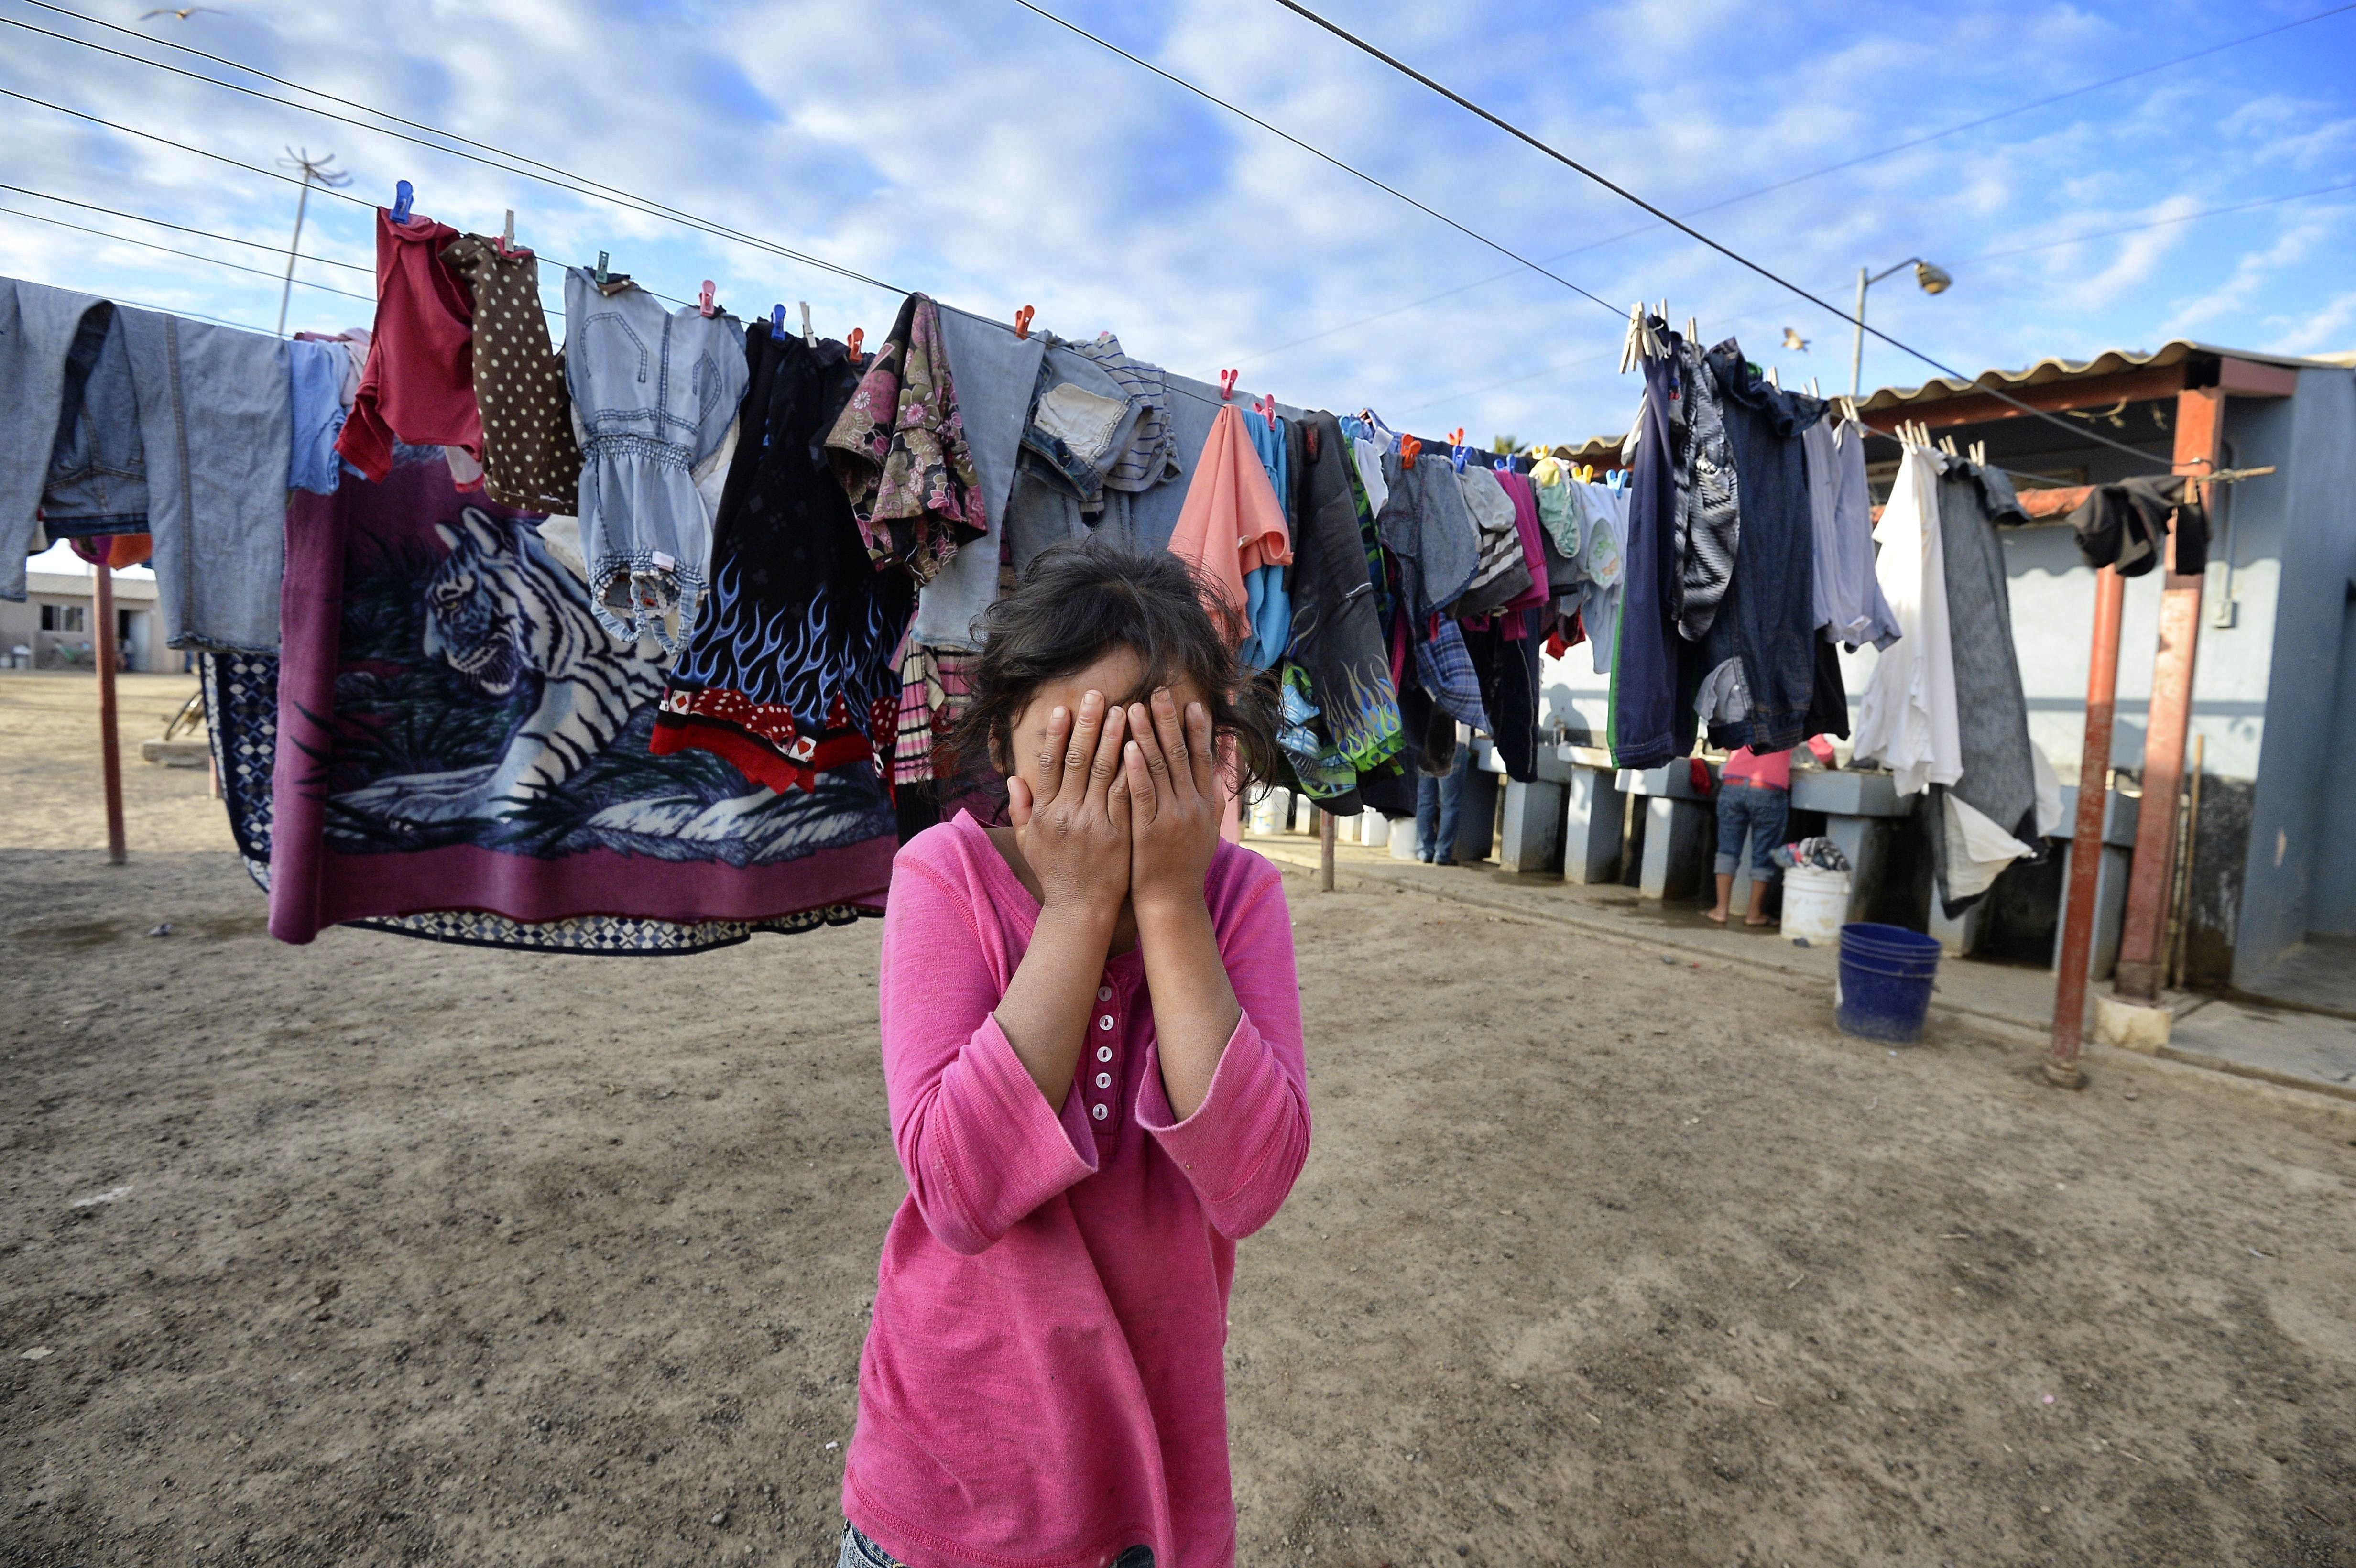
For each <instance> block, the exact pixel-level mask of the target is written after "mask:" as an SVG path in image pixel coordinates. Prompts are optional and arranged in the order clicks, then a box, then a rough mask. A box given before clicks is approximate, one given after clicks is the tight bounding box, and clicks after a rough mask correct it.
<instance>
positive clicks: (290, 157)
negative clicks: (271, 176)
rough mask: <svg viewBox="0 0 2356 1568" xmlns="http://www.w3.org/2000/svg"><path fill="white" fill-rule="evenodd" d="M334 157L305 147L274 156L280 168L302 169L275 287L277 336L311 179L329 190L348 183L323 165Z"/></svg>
mask: <svg viewBox="0 0 2356 1568" xmlns="http://www.w3.org/2000/svg"><path fill="white" fill-rule="evenodd" d="M335 161H336V155H335V154H333V153H329V154H327V155H325V156H324V157H318V158H314V157H313V156H312V155H311V149H310V148H308V147H305V148H304V149H303V150H302V151H301V152H299V153H298V152H296V151H295V149H294V148H292V147H289V148H287V149H286V155H285V156H284V157H283V158H281V159H279V160H278V166H279V167H281V168H284V169H300V170H302V171H303V194H302V195H301V196H300V197H296V198H295V238H294V240H292V241H291V242H289V243H288V245H287V247H286V282H285V284H284V286H283V287H282V288H280V290H279V291H278V336H281V337H284V336H286V304H287V301H288V300H289V299H290V298H292V297H293V295H294V293H295V258H296V256H297V255H298V254H299V253H300V252H301V251H302V249H303V215H304V214H305V212H307V211H309V210H310V207H311V182H312V181H314V180H316V181H318V182H319V184H321V185H323V186H326V187H328V188H329V189H331V190H332V189H340V188H342V187H345V186H348V185H349V184H351V183H352V176H349V175H348V174H344V173H341V172H340V171H338V170H336V169H332V168H329V167H328V166H327V165H330V164H332V163H334V162H335Z"/></svg>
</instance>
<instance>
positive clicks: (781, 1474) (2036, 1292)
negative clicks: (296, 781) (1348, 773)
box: [0, 690, 2356, 1568]
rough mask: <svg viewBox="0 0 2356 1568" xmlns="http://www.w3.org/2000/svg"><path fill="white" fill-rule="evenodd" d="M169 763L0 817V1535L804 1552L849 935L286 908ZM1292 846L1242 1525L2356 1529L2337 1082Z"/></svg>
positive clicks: (1389, 1555) (1755, 1554)
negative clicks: (437, 930) (2069, 1048)
mask: <svg viewBox="0 0 2356 1568" xmlns="http://www.w3.org/2000/svg"><path fill="white" fill-rule="evenodd" d="M6 699H8V693H7V692H6V691H5V690H0V703H5V700H6ZM17 721H18V720H17V715H16V711H15V710H13V709H9V708H7V707H5V706H0V754H6V753H8V752H11V750H12V749H13V748H14V747H16V745H17V743H18V741H19V740H20V739H21V737H22V733H23V732H22V731H20V730H16V729H13V728H12V726H14V725H16V723H17ZM94 764H95V759H94V757H93V758H91V765H90V767H89V769H88V772H89V773H90V775H91V778H92V779H93V780H94V778H95V773H96V768H95V765H94ZM69 771H70V770H69ZM156 772H158V773H160V772H161V771H160V770H156ZM168 777H169V778H170V779H171V780H173V781H175V782H176V783H186V782H189V779H190V775H188V774H187V773H173V774H170V775H168ZM193 783H194V788H193V789H192V790H191V791H190V792H189V798H187V799H185V800H183V801H181V802H180V803H179V804H178V805H175V806H171V807H170V810H172V811H177V812H178V813H180V814H181V816H185V818H186V824H185V837H184V838H183V840H182V842H181V845H180V847H179V848H173V846H172V845H171V844H170V843H169V842H168V837H169V836H168V835H167V834H166V833H164V832H163V831H162V830H161V829H162V827H164V826H166V825H168V823H169V821H171V820H174V818H173V817H172V816H170V815H169V813H168V812H166V810H165V809H163V807H161V806H159V808H158V813H157V816H155V818H154V824H153V825H154V826H155V827H156V840H155V841H151V843H150V845H149V847H148V848H144V849H143V848H140V847H139V846H138V844H137V843H134V856H133V860H132V864H131V865H130V866H129V867H127V868H124V869H110V868H108V867H106V866H104V865H103V864H102V857H101V856H99V855H98V854H96V853H94V852H92V851H91V849H89V848H80V849H69V848H64V847H62V846H57V845H49V846H47V847H37V848H9V849H7V850H6V851H5V854H0V908H5V909H6V910H7V911H8V912H9V916H8V918H7V920H6V922H5V923H0V924H5V931H6V933H5V934H0V996H5V997H8V998H10V1004H9V1006H8V1007H7V1008H5V1011H0V1192H5V1199H6V1203H7V1219H6V1222H5V1226H0V1563H10V1564H15V1563H44V1564H66V1563H88V1564H112V1563H142V1562H165V1561H172V1562H188V1561H191V1560H192V1556H191V1554H192V1553H196V1552H199V1550H201V1560H202V1561H204V1562H208V1563H339V1564H340V1563H367V1564H373V1563H385V1564H391V1563H500V1562H515V1563H533V1564H541V1563H581V1564H600V1565H602V1564H616V1563H645V1564H671V1563H712V1562H714V1561H722V1562H729V1563H734V1562H739V1561H746V1562H753V1563H809V1564H821V1563H830V1562H831V1561H832V1546H833V1534H834V1530H835V1524H836V1520H837V1519H838V1518H839V1516H838V1514H837V1512H836V1508H837V1502H836V1499H837V1492H838V1488H839V1487H840V1482H841V1447H840V1446H830V1445H840V1444H841V1443H842V1442H843V1441H845V1440H846V1439H847V1438H848V1437H849V1435H850V1423H851V1413H852V1409H853V1403H854V1392H855V1378H856V1370H857V1358H858V1352H859V1347H860V1343H861V1340H862V1335H863V1332H864V1328H865V1316H864V1314H865V1312H866V1309H867V1307H868V1304H869V1301H870V1298H871V1296H872V1294H873V1272H874V1266H875V1257H876V1251H877V1248H878V1246H879V1245H880V1243H881V1240H882V1237H883V1227H884V1224H885V1221H886V1220H887V1218H888V1217H889V1215H890V1213H891V1211H892V1209H893V1207H894V1205H895V1204H896V1203H897V1202H898V1200H899V1199H900V1197H901V1194H902V1191H903V1187H902V1183H901V1179H900V1176H899V1171H898V1168H897V1166H896V1164H895V1162H894V1156H893V1151H892V1147H891V1143H890V1139H889V1137H888V1136H887V1131H886V1127H885V1124H884V1112H883V1089H882V1084H881V1082H880V1077H879V1074H878V1072H877V1066H876V1061H875V1040H874V984H875V962H876V935H877V933H876V928H875V926H874V925H873V923H864V924H862V925H860V926H856V927H851V928H848V929H843V930H826V931H820V932H817V933H811V934H809V935H806V936H799V937H795V938H790V939H766V940H763V941H758V942H755V943H752V944H746V945H744V946H742V947H737V948H734V949H729V950H726V951H724V952H721V953H715V954H709V955H701V956H697V957H692V958H671V959H664V960H659V961H653V960H627V959H607V958H592V957H542V956H535V955H523V954H511V953H500V952H491V951H485V950H477V949H467V948H460V947H453V946H446V945H439V944H427V943H419V942H410V941H404V940H402V939H400V938H395V937H390V936H384V935H380V934H376V933H363V932H354V931H348V930H340V929H338V930H335V931H330V932H328V933H325V934H324V935H323V936H322V937H321V938H320V939H319V940H318V941H317V942H316V943H314V944H311V945H309V946H306V947H300V948H295V947H287V946H284V945H280V944H274V943H273V942H271V941H270V940H269V938H268V937H267V935H266V934H264V933H263V932H262V928H261V924H260V915H261V908H262V905H261V900H260V895H259V894H258V893H256V892H255V891H253V889H252V884H251V883H250V882H249V881H247V880H246V879H245V877H244V874H243V872H242V871H241V869H239V867H238V865H237V863H236V861H235V859H234V857H233V856H230V855H229V854H227V853H223V852H222V851H221V849H220V845H219V843H218V842H216V841H213V840H212V839H211V836H212V835H214V834H216V833H220V835H221V837H223V838H225V831H224V830H222V829H220V827H219V823H218V816H217V813H218V809H219V808H218V807H217V806H214V805H211V804H210V803H209V802H207V801H205V800H204V799H203V798H202V795H203V783H204V781H203V778H202V776H201V774H199V775H197V776H196V777H195V779H194V781H193ZM23 798H24V797H22V796H15V797H12V807H13V806H15V805H16V802H18V801H21V800H22V799H23ZM166 804H167V805H168V803H166ZM30 809H32V810H33V811H34V814H35V815H36V816H37V812H38V809H39V808H38V807H34V808H30ZM59 809H60V810H65V809H78V807H66V806H61V807H59ZM18 831H19V833H20V835H22V836H21V837H19V839H18V840H17V841H18V842H19V843H22V842H24V839H25V838H27V837H31V836H32V834H33V833H34V832H36V831H37V832H40V833H48V832H50V831H52V828H51V827H42V826H39V825H38V824H36V827H35V828H33V829H19V830H18ZM56 831H58V832H59V833H60V834H62V833H63V831H64V830H63V829H56ZM1287 886H1288V891H1289V892H1290V896H1291V899H1292V902H1293V909H1294V912H1295V915H1296V917H1297V926H1296V935H1297V938H1298V941H1299V944H1300V950H1301V977H1302V985H1303V992H1304V1001H1305V1004H1306V1009H1307V1014H1308V1017H1309V1019H1311V1031H1312V1032H1311V1038H1310V1061H1311V1070H1312V1077H1311V1093H1312V1104H1313V1107H1314V1113H1315V1116H1316V1121H1317V1128H1316V1145H1315V1148H1314V1151H1313V1152H1312V1157H1311V1159H1310V1163H1309V1167H1308V1169H1307V1171H1306V1172H1305V1173H1304V1175H1303V1177H1302V1179H1301V1184H1300V1187H1299V1189H1297V1190H1296V1192H1295V1193H1294V1195H1293V1198H1292V1200H1291V1201H1290V1203H1289V1204H1288V1205H1287V1206H1286V1208H1285V1210H1284V1211H1282V1213H1280V1215H1279V1216H1278V1217H1277V1219H1276V1221H1274V1222H1273V1223H1272V1224H1271V1225H1270V1226H1269V1228H1268V1230H1267V1231H1265V1232H1262V1233H1261V1234H1260V1235H1259V1236H1258V1237H1255V1238H1253V1239H1252V1240H1250V1241H1248V1242H1247V1243H1245V1244H1244V1246H1243V1247H1242V1249H1241V1255H1240V1259H1239V1263H1238V1267H1237V1284H1236V1295H1235V1304H1234V1311H1233V1314H1232V1318H1233V1329H1232V1334H1231V1338H1230V1340H1229V1345H1228V1362H1229V1378H1230V1382H1229V1391H1230V1392H1229V1403H1230V1412H1231V1428H1232V1431H1233V1435H1234V1460H1235V1471H1236V1478H1237V1495H1238V1499H1239V1502H1240V1506H1241V1509H1242V1515H1241V1530H1242V1540H1243V1559H1244V1560H1245V1561H1247V1562H1252V1563H1266V1562H1277V1561H1284V1562H1295V1563H1318V1564H1323V1563H1335V1564H1363V1565H1365V1568H1374V1565H1375V1564H1378V1563H1393V1564H1398V1565H1401V1568H1404V1565H1405V1564H1408V1563H1427V1564H1440V1565H1449V1564H1457V1563H1500V1564H1503V1563H1612V1564H1642V1563H1659V1564H1697V1565H1698V1564H1720V1565H1722V1564H1726V1563H1747V1564H1781V1563H1790V1564H1794V1565H1795V1568H1796V1565H1801V1564H1808V1565H1815V1564H1869V1563H1871V1564H1879V1563H1925V1564H1930V1563H1957V1564H1966V1563H1968V1564H1978V1563H2087V1564H2097V1563H2099V1564H2115V1563H2154V1564H2174V1563H2181V1564H2187V1565H2190V1564H2213V1563H2247V1564H2268V1565H2273V1564H2286V1563H2289V1564H2343V1565H2344V1564H2356V1328H2351V1319H2350V1315H2349V1313H2348V1310H2347V1303H2348V1301H2349V1300H2350V1299H2351V1287H2356V1227H2351V1225H2350V1223H2349V1221H2348V1216H2349V1212H2350V1202H2351V1197H2356V1147H2351V1139H2356V1116H2351V1115H2348V1114H2346V1113H2345V1112H2343V1111H2341V1110H2340V1109H2338V1108H2337V1107H2334V1106H2330V1105H2321V1104H2319V1105H2318V1106H2316V1107H2315V1108H2313V1109H2311V1110H2310V1109H2306V1108H2298V1107H2291V1108H2285V1107H2284V1105H2283V1104H2280V1103H2269V1102H2263V1101H2260V1100H2258V1099H2256V1098H2254V1097H2253V1096H2252V1095H2250V1094H2247V1093H2242V1092H2240V1091H2239V1090H2237V1089H2236V1088H2235V1087H2234V1086H2233V1085H2230V1084H2221V1085H2214V1086H2211V1085H2209V1084H2207V1083H2202V1082H2200V1081H2198V1080H2197V1079H2193V1078H2191V1077H2190V1075H2179V1076H2177V1077H2171V1078H2167V1079H2157V1078H2149V1077H2142V1078H2138V1079H2136V1081H2130V1079H2129V1076H2128V1075H2127V1074H2125V1073H2121V1072H2108V1073H2098V1074H2097V1076H2096V1079H2095V1083H2094V1086H2093V1087H2092V1088H2091V1089H2089V1090H2088V1091H2086V1092H2085V1093H2080V1094H2065V1093H2059V1092H2056V1091H2051V1090H2049V1089H2046V1088H2044V1087H2042V1086H2041V1085H2040V1084H2039V1083H2038V1082H2037V1081H2036V1079H2035V1077H2034V1074H2033V1072H2032V1071H2031V1070H2032V1068H2033V1062H2032V1061H2029V1060H2028V1059H2027V1058H2026V1056H2025V1054H2024V1052H2023V1051H2021V1050H2020V1049H2019V1048H2017V1047H2010V1046H1998V1045H1995V1044H1991V1043H1988V1042H1987V1041H1985V1040H1980V1039H1978V1038H1976V1037H1975V1036H1972V1035H1968V1034H1964V1033H1959V1032H1951V1033H1946V1034H1944V1035H1941V1036H1939V1037H1937V1038H1934V1039H1933V1040H1932V1041H1931V1042H1929V1043H1928V1044H1926V1045H1925V1046H1923V1047H1922V1048H1919V1049H1915V1050H1911V1051H1901V1052H1898V1053H1895V1054H1893V1053H1890V1052H1889V1051H1885V1050H1883V1049H1881V1048H1879V1047H1873V1046H1868V1045H1864V1044H1862V1043H1859V1042H1855V1041H1850V1040H1844V1039H1842V1038H1841V1037H1839V1036H1838V1035H1837V1034H1835V1033H1833V1032H1832V1031H1831V1029H1829V1027H1828V1023H1827V1019H1826V1016H1825V1015H1826V1006H1825V1004H1824V1001H1823V998H1822V997H1819V996H1817V995H1816V994H1815V991H1814V989H1813V988H1810V989H1806V990H1803V989H1799V988H1796V987H1784V986H1782V985H1779V984H1775V983H1772V982H1769V981H1766V980H1763V979H1762V978H1761V977H1760V976H1757V975H1756V974H1753V973H1750V972H1748V971H1742V970H1737V969H1733V968H1730V967H1722V966H1719V965H1715V964H1704V965H1701V966H1699V967H1696V966H1694V965H1691V964H1690V963H1688V962H1686V961H1683V960H1680V961H1679V962H1678V963H1676V964H1675V965H1665V964H1663V963H1661V962H1660V960H1659V958H1658V956H1657V955H1655V953H1653V952H1652V951H1651V950H1649V949H1647V948H1645V947H1644V946H1642V945H1641V944H1637V943H1634V942H1631V943H1624V944H1623V943H1618V942H1612V941H1606V940H1602V939H1599V938H1596V937H1592V936H1589V935H1584V934H1580V933H1573V932H1569V931H1566V930H1564V929H1562V928H1559V927H1550V926H1547V925H1545V924H1541V923H1533V922H1529V921H1525V920H1519V919H1515V918H1511V917H1506V916H1501V915H1497V914H1493V913H1489V912H1483V911H1479V910H1473V909H1469V908H1468V907H1466V906H1464V905H1462V904H1456V903H1451V902H1449V901H1443V900H1440V899H1435V898H1431V897H1429V896H1426V895H1422V894H1419V893H1411V892H1404V891H1388V890H1384V891H1364V892H1343V893H1337V894H1332V895H1319V894H1316V893H1314V892H1312V891H1309V889H1308V887H1307V884H1306V883H1305V882H1304V881H1303V880H1301V879H1300V878H1297V877H1292V878H1288V883H1287ZM166 921H168V922H169V923H171V924H172V927H173V933H172V934H171V935H170V936H167V937H158V938H150V937H148V936H147V935H146V934H145V933H146V932H147V931H148V930H150V929H151V928H152V927H153V926H155V924H157V923H163V922H166ZM100 930H104V931H105V932H106V933H109V934H107V935H106V936H105V937H104V938H103V939H101V938H98V937H96V936H95V935H92V934H91V933H96V932H98V931H100ZM60 932H64V933H83V935H81V936H75V937H72V938H71V939H70V940H61V939H59V936H58V934H57V933H60ZM85 938H87V940H85ZM76 943H81V945H75V944H76ZM2129 1091H2134V1092H2135V1095H2136V1097H2135V1098H2133V1099H2130V1098H2128V1097H2127V1095H2128V1092H2129ZM33 1350H46V1351H47V1352H48V1354H47V1355H45V1356H42V1357H39V1358H37V1359H35V1360H26V1359H24V1357H25V1355H26V1354H27V1352H29V1351H33Z"/></svg>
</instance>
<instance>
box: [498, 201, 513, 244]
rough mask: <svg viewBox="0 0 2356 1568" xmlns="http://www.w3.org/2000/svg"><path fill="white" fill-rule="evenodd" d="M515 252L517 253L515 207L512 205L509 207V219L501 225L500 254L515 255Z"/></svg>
mask: <svg viewBox="0 0 2356 1568" xmlns="http://www.w3.org/2000/svg"><path fill="white" fill-rule="evenodd" d="M514 253H515V208H512V207H510V208H508V220H507V222H506V223H504V224H502V225H501V226H500V228H499V254H500V255H502V256H511V255H513V254H514Z"/></svg>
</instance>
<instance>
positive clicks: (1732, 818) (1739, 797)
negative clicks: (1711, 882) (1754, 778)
mask: <svg viewBox="0 0 2356 1568" xmlns="http://www.w3.org/2000/svg"><path fill="white" fill-rule="evenodd" d="M1791 807H1792V794H1791V791H1789V790H1781V789H1768V788H1763V787H1762V786H1759V785H1756V784H1744V783H1742V782H1740V780H1736V779H1729V780H1727V781H1726V782H1725V783H1724V784H1721V785H1719V791H1718V874H1719V876H1721V877H1730V876H1732V875H1734V868H1735V867H1736V866H1738V865H1740V864H1741V862H1742V837H1743V835H1744V833H1746V832H1748V833H1749V834H1750V836H1751V877H1752V878H1753V879H1754V880H1757V881H1759V882H1760V883H1761V884H1762V885H1763V884H1765V883H1769V882H1772V881H1773V880H1775V862H1774V861H1772V860H1771V859H1768V858H1767V857H1768V855H1769V854H1770V853H1771V852H1772V850H1773V849H1774V848H1775V846H1776V845H1778V844H1781V843H1782V842H1783V829H1784V827H1786V826H1787V825H1788V823H1789V821H1790V818H1791Z"/></svg>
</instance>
